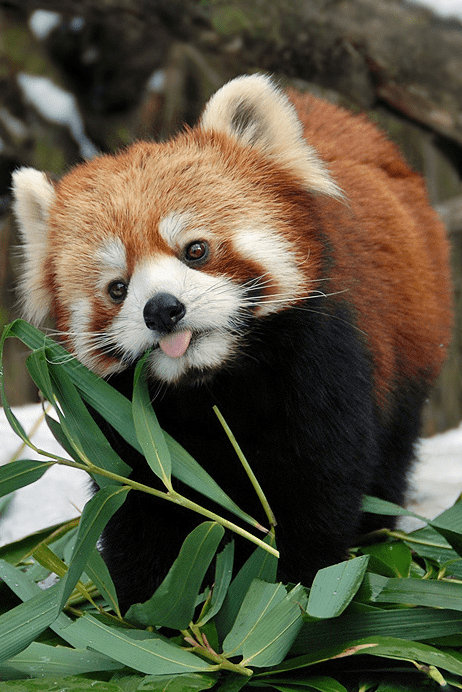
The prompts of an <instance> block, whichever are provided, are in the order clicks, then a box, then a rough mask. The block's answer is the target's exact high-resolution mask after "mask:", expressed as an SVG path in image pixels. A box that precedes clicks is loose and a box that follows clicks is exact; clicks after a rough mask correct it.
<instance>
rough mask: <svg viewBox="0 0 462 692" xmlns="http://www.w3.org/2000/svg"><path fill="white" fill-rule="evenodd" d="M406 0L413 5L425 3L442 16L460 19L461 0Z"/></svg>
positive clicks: (461, 15)
mask: <svg viewBox="0 0 462 692" xmlns="http://www.w3.org/2000/svg"><path fill="white" fill-rule="evenodd" d="M408 2H412V3H413V4H414V5H425V6H426V7H429V8H430V9H431V10H433V12H436V14H439V15H441V16H442V17H457V18H458V19H462V2H461V0H408Z"/></svg>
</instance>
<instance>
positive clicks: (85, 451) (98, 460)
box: [50, 365, 131, 487]
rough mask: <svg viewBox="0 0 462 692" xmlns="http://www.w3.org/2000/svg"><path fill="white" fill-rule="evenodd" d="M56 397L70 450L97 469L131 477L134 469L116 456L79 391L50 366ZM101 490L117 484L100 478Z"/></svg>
mask: <svg viewBox="0 0 462 692" xmlns="http://www.w3.org/2000/svg"><path fill="white" fill-rule="evenodd" d="M50 375H51V382H52V387H53V394H54V396H55V397H56V399H57V401H58V402H59V407H57V412H58V416H59V419H60V423H61V430H62V432H63V433H64V434H65V436H66V437H67V439H68V440H69V442H70V444H71V446H72V447H73V448H74V449H75V450H76V451H77V453H78V454H80V455H81V457H82V458H83V459H85V458H87V459H89V460H90V461H93V463H95V464H96V465H98V466H101V467H102V468H104V469H106V470H107V471H112V472H113V473H117V474H120V475H123V476H126V475H129V474H130V473H131V468H130V467H129V466H128V464H126V463H125V462H124V461H122V459H121V458H120V457H119V456H118V454H116V452H115V451H114V450H113V449H112V447H111V445H110V444H109V442H108V441H107V439H106V438H105V436H104V435H103V433H102V432H101V430H100V429H99V427H98V426H97V424H96V423H95V421H94V420H93V418H92V417H91V415H90V413H89V411H88V409H87V407H86V406H85V405H84V403H83V401H82V399H81V398H80V395H79V393H78V391H77V388H76V387H75V385H74V384H73V382H72V380H71V379H70V378H69V377H68V375H67V374H66V372H65V369H64V368H63V367H57V366H55V365H50ZM97 482H98V485H100V487H102V486H104V485H108V484H109V483H112V484H114V481H112V480H109V479H108V478H105V477H104V476H98V478H97Z"/></svg>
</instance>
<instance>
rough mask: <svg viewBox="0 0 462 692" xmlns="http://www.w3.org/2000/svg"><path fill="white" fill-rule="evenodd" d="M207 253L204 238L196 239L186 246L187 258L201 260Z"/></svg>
mask: <svg viewBox="0 0 462 692" xmlns="http://www.w3.org/2000/svg"><path fill="white" fill-rule="evenodd" d="M206 254H207V243H205V242H204V241H203V240H195V241H194V243H191V245H188V247H187V248H186V259H188V260H199V259H202V258H203V257H205V255H206Z"/></svg>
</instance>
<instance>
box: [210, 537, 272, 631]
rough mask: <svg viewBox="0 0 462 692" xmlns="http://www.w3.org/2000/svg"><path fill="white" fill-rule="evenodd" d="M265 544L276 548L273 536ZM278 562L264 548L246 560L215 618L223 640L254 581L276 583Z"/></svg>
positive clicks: (267, 538)
mask: <svg viewBox="0 0 462 692" xmlns="http://www.w3.org/2000/svg"><path fill="white" fill-rule="evenodd" d="M265 543H268V544H269V545H272V546H275V540H274V536H273V535H271V534H270V535H268V536H267V537H266V538H265ZM277 564H278V560H277V558H276V557H274V556H273V555H270V554H269V553H267V552H266V551H265V550H263V549H262V548H257V549H256V550H254V551H253V553H252V555H251V556H250V557H249V558H248V560H246V562H245V563H244V565H243V566H242V567H241V569H240V570H239V572H238V573H237V575H236V576H235V577H234V579H233V581H232V582H231V584H230V586H229V588H228V592H227V594H226V597H225V600H224V601H223V605H222V607H221V609H220V611H219V612H218V613H217V616H216V618H215V624H216V627H217V630H218V633H219V635H220V638H221V639H224V638H225V636H226V635H227V633H228V632H229V631H230V630H231V628H232V626H233V624H234V621H235V620H236V616H237V614H238V612H239V609H240V607H241V604H242V602H243V600H244V598H245V595H246V593H247V591H248V590H249V589H250V585H251V584H252V582H253V580H254V579H261V580H262V581H267V582H275V581H276V573H277Z"/></svg>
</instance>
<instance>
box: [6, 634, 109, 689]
mask: <svg viewBox="0 0 462 692" xmlns="http://www.w3.org/2000/svg"><path fill="white" fill-rule="evenodd" d="M121 666H122V664H121V663H115V662H114V661H112V660H111V659H110V658H107V656H102V655H101V654H96V653H94V652H92V651H86V650H80V651H77V650H76V649H69V648H67V647H64V646H49V645H47V644H41V643H39V642H32V644H30V646H28V647H27V649H25V650H24V651H22V652H21V653H20V654H17V655H16V656H14V657H13V658H11V659H10V660H9V661H8V662H7V663H3V664H1V663H0V678H1V679H2V680H9V679H11V678H16V677H18V674H21V675H30V676H32V677H41V676H53V677H55V676H61V675H77V674H82V673H90V672H93V671H99V670H117V669H119V668H121Z"/></svg>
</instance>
